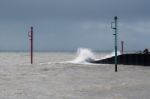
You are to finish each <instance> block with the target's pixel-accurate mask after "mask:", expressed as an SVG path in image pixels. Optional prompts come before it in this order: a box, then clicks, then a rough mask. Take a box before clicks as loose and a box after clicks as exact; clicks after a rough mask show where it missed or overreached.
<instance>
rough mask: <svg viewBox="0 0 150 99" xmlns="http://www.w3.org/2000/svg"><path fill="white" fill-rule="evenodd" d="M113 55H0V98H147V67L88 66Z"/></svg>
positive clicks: (83, 50) (84, 51) (149, 96)
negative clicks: (31, 62)
mask: <svg viewBox="0 0 150 99" xmlns="http://www.w3.org/2000/svg"><path fill="white" fill-rule="evenodd" d="M113 55H114V53H113V52H92V51H91V50H90V49H86V48H79V49H77V51H76V52H35V53H34V61H33V64H32V65H31V64H30V54H29V53H28V52H0V99H150V94H149V92H150V79H149V77H150V67H148V66H147V67H142V66H132V65H118V72H115V70H114V69H115V66H114V65H110V64H92V63H90V60H98V59H104V58H107V57H111V56H113ZM143 97H144V98H143Z"/></svg>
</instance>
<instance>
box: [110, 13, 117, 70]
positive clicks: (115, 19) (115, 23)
mask: <svg viewBox="0 0 150 99" xmlns="http://www.w3.org/2000/svg"><path fill="white" fill-rule="evenodd" d="M117 19H118V17H117V16H115V17H114V22H112V23H111V28H112V29H114V30H115V34H113V35H114V36H115V72H117V71H118V69H117V63H118V62H117V34H118V33H117V32H118V27H117ZM113 25H114V26H113Z"/></svg>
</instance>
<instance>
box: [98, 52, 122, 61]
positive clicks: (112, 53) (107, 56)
mask: <svg viewBox="0 0 150 99" xmlns="http://www.w3.org/2000/svg"><path fill="white" fill-rule="evenodd" d="M117 55H120V51H117ZM113 56H115V52H114V51H113V52H111V53H110V54H108V55H105V56H104V57H102V58H101V59H106V58H110V57H113Z"/></svg>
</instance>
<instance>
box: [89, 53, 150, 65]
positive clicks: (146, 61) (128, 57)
mask: <svg viewBox="0 0 150 99" xmlns="http://www.w3.org/2000/svg"><path fill="white" fill-rule="evenodd" d="M117 59H118V64H123V65H141V66H150V54H142V53H133V54H123V55H118V56H117ZM92 63H97V64H115V57H110V58H106V59H102V60H98V61H92Z"/></svg>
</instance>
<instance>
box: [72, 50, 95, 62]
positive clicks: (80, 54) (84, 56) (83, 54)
mask: <svg viewBox="0 0 150 99" xmlns="http://www.w3.org/2000/svg"><path fill="white" fill-rule="evenodd" d="M76 54H77V56H76V58H75V59H74V60H72V61H70V63H76V64H87V63H90V62H91V61H94V60H96V57H95V55H94V53H93V52H92V51H91V50H90V49H87V48H78V50H77V53H76Z"/></svg>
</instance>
